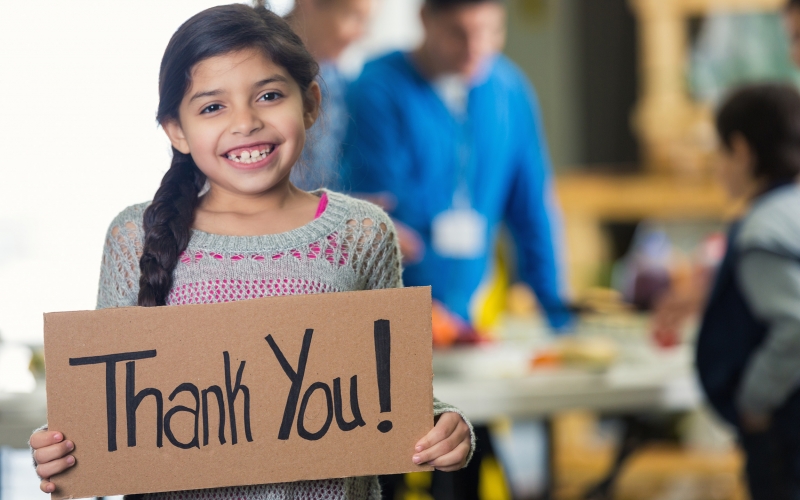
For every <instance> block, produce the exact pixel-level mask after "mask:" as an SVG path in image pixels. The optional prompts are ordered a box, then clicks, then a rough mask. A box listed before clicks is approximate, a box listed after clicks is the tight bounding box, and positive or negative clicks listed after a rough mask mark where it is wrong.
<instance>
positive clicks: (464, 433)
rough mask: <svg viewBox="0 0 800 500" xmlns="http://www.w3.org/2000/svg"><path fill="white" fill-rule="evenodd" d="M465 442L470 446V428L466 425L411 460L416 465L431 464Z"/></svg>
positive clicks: (459, 426) (459, 425) (457, 428)
mask: <svg viewBox="0 0 800 500" xmlns="http://www.w3.org/2000/svg"><path fill="white" fill-rule="evenodd" d="M462 422H463V421H462ZM465 441H466V442H467V443H468V444H469V441H470V435H469V427H467V424H465V423H464V424H458V425H457V426H456V428H455V429H454V430H453V432H452V433H451V434H450V435H449V436H447V437H446V438H445V439H443V440H441V441H439V442H438V443H436V444H434V445H433V446H431V447H430V448H427V449H425V450H423V451H421V452H418V453H416V454H415V455H414V456H413V457H412V459H411V460H412V461H413V462H414V463H415V464H424V463H428V464H430V463H431V461H433V460H436V459H437V458H439V457H443V456H445V455H447V454H448V453H450V452H452V451H453V450H455V449H456V448H457V447H458V445H459V444H460V443H462V442H465Z"/></svg>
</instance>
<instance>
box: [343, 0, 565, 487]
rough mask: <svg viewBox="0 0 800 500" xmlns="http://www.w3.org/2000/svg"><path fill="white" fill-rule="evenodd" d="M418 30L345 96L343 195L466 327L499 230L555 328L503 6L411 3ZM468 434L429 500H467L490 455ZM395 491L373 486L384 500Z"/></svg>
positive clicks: (542, 189) (544, 226)
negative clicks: (395, 239)
mask: <svg viewBox="0 0 800 500" xmlns="http://www.w3.org/2000/svg"><path fill="white" fill-rule="evenodd" d="M421 20H422V26H423V31H424V38H423V40H422V42H421V44H420V45H419V46H418V48H416V49H415V50H412V51H409V52H403V51H396V52H393V53H390V54H388V55H385V56H383V57H380V58H378V59H376V60H374V61H372V62H370V63H368V64H367V65H366V66H365V67H364V70H363V72H362V74H361V76H360V77H359V78H358V79H357V80H356V81H355V82H354V84H353V86H352V87H351V88H350V89H349V91H348V100H347V102H348V109H349V112H350V116H351V121H350V125H349V127H348V133H347V137H346V139H345V145H344V166H343V175H344V187H345V188H346V189H348V190H350V191H352V192H353V193H356V194H358V195H361V196H365V197H368V198H370V199H372V200H374V201H377V202H379V203H380V204H382V205H383V206H384V207H385V208H386V210H387V211H388V212H389V214H390V215H392V217H393V218H394V219H395V220H396V221H397V223H398V227H399V228H400V230H399V231H398V234H399V236H400V239H401V248H402V249H403V252H404V258H405V270H404V283H405V284H406V285H407V286H427V285H431V286H432V294H433V298H434V299H435V301H436V302H437V303H439V304H443V306H444V308H445V309H446V310H448V311H449V312H450V313H451V314H452V315H454V317H455V321H456V322H461V323H463V324H464V325H466V327H465V328H466V329H469V325H470V324H474V323H475V318H476V315H477V314H478V313H477V311H478V310H479V309H480V308H481V304H480V302H481V296H482V295H483V292H484V291H485V290H486V289H487V288H488V287H490V286H491V282H492V280H493V279H494V271H495V269H494V262H495V257H496V252H495V250H496V247H497V240H498V235H499V231H500V226H501V223H503V222H505V223H506V224H507V226H508V228H509V229H510V232H511V234H512V236H513V238H514V241H515V243H516V249H517V255H518V269H519V274H520V277H521V278H522V280H523V281H524V282H525V283H527V284H528V285H529V286H530V287H531V288H532V289H533V290H534V291H535V293H536V296H537V298H538V302H539V304H540V305H541V308H542V310H543V311H544V313H545V314H546V316H547V319H548V320H549V324H550V325H551V326H552V327H553V328H555V329H559V330H562V329H565V328H568V327H569V325H570V322H571V314H570V312H569V310H568V307H567V305H566V299H565V293H564V289H563V288H562V279H563V276H562V272H561V271H562V270H561V266H560V262H559V260H560V255H559V251H560V241H559V235H560V227H559V224H560V220H559V216H558V213H557V208H556V206H555V201H554V196H553V192H552V183H551V165H550V159H549V155H548V150H547V144H546V140H545V135H544V130H543V126H542V123H541V118H540V113H539V106H538V103H537V100H536V96H535V93H534V90H533V88H532V86H531V84H530V83H529V82H528V80H527V78H526V77H525V76H524V74H523V73H522V71H521V70H520V69H519V68H518V67H517V66H516V65H515V64H514V63H512V62H511V61H510V60H509V59H508V58H507V57H505V56H504V55H502V54H501V53H500V51H501V50H502V48H503V46H504V43H505V36H506V8H505V6H504V3H503V2H501V1H499V0H425V2H424V3H423V5H422V9H421ZM435 316H436V315H435ZM476 432H477V435H478V436H479V441H480V443H481V444H480V445H479V447H478V449H477V451H476V455H475V456H474V458H473V460H472V463H471V464H470V466H469V467H468V468H467V469H465V470H464V471H462V472H459V473H456V474H454V475H450V476H448V477H447V478H444V477H442V476H441V475H438V476H437V475H435V476H434V485H433V487H432V488H433V491H434V492H435V493H434V496H436V497H437V498H444V499H446V498H458V499H472V498H475V499H477V498H478V492H479V484H478V483H479V476H480V474H479V470H480V467H481V463H482V460H483V459H484V458H485V457H488V456H491V455H493V454H494V453H493V450H492V449H491V443H490V438H489V433H488V429H487V428H486V427H480V426H479V427H478V428H477V430H476ZM397 481H398V478H384V483H385V484H384V489H385V496H384V497H385V498H392V497H393V495H394V485H395V484H396V482H397ZM443 484H446V485H447V486H443Z"/></svg>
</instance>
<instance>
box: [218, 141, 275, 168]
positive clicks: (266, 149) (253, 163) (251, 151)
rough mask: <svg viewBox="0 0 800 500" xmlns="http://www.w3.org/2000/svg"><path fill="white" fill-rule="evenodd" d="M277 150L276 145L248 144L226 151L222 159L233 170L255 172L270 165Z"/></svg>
mask: <svg viewBox="0 0 800 500" xmlns="http://www.w3.org/2000/svg"><path fill="white" fill-rule="evenodd" d="M277 149H278V145H277V144H265V143H261V144H248V145H246V146H241V147H237V148H233V149H231V150H228V151H226V152H225V153H224V154H223V155H222V157H223V158H225V159H226V160H228V162H229V163H230V164H231V166H232V167H233V168H240V169H242V170H255V169H259V168H262V167H266V166H267V165H269V164H270V163H272V160H273V159H275V157H276V155H275V154H274V153H275V152H276V150H277Z"/></svg>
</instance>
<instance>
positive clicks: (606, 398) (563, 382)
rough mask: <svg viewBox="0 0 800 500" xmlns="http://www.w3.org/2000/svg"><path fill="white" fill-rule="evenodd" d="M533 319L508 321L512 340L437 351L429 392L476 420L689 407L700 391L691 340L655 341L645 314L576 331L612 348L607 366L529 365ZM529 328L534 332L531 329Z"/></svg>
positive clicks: (533, 341)
mask: <svg viewBox="0 0 800 500" xmlns="http://www.w3.org/2000/svg"><path fill="white" fill-rule="evenodd" d="M535 330H536V327H535V326H533V325H531V324H529V322H527V321H525V320H522V321H517V322H511V324H507V325H506V333H510V335H507V336H508V337H512V339H511V340H507V341H503V342H497V343H492V344H485V345H479V346H470V347H456V348H453V349H449V350H439V351H435V352H434V359H433V365H434V373H435V377H434V381H433V386H434V394H435V395H436V397H437V398H439V399H441V400H442V401H445V402H447V403H450V404H452V405H454V406H456V407H457V408H459V409H461V410H462V411H463V412H464V413H465V414H466V415H467V416H468V417H469V418H470V419H471V420H472V421H473V422H475V423H487V422H489V421H492V420H494V419H498V418H503V417H511V418H537V417H544V416H548V415H552V414H554V413H557V412H561V411H565V410H573V409H586V410H592V411H598V412H602V413H608V414H614V413H630V412H651V411H654V412H670V411H683V410H690V409H693V408H696V407H698V406H699V405H700V404H702V401H703V396H702V392H701V390H700V387H699V384H698V381H697V378H696V375H695V371H694V368H693V360H694V349H693V346H692V342H691V341H689V343H687V344H683V345H679V346H676V347H673V348H669V349H662V348H659V347H657V346H656V345H654V344H653V343H652V341H651V339H650V336H649V334H648V322H647V320H646V318H644V317H638V318H636V317H631V318H628V319H624V320H621V321H620V322H617V323H615V322H613V321H612V322H608V321H603V322H595V323H591V322H589V323H587V324H584V325H583V326H582V327H580V328H579V332H578V338H592V337H596V338H603V339H605V340H607V341H608V342H610V343H611V344H612V345H613V346H614V347H615V350H616V351H617V356H616V359H615V361H614V362H613V363H612V364H611V365H610V366H607V367H605V368H596V369H592V368H580V367H564V366H562V367H556V368H539V369H531V363H530V360H531V359H532V357H533V355H534V354H535V352H536V350H537V349H542V348H546V347H547V344H548V343H552V342H553V339H552V338H550V339H548V340H547V341H544V342H543V341H542V339H543V338H544V337H543V336H541V335H540V336H539V341H537V340H536V336H537V334H536V333H535ZM531 331H534V333H532V334H531V333H530V332H531Z"/></svg>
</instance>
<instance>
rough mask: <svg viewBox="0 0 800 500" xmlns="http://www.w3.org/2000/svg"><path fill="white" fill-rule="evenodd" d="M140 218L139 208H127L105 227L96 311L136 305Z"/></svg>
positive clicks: (140, 249) (142, 237) (140, 242)
mask: <svg viewBox="0 0 800 500" xmlns="http://www.w3.org/2000/svg"><path fill="white" fill-rule="evenodd" d="M141 215H142V212H141V206H134V207H129V208H127V209H125V210H124V211H122V212H121V213H120V214H119V215H118V216H117V217H116V218H114V220H113V221H112V222H111V225H110V226H109V228H108V232H107V233H106V240H105V246H104V247H103V260H102V262H101V265H100V284H99V287H98V290H97V309H105V308H109V307H129V306H135V305H136V303H137V298H138V295H139V257H140V256H141V254H142V242H143V239H144V234H143V230H142V222H141V221H142V218H141Z"/></svg>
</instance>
